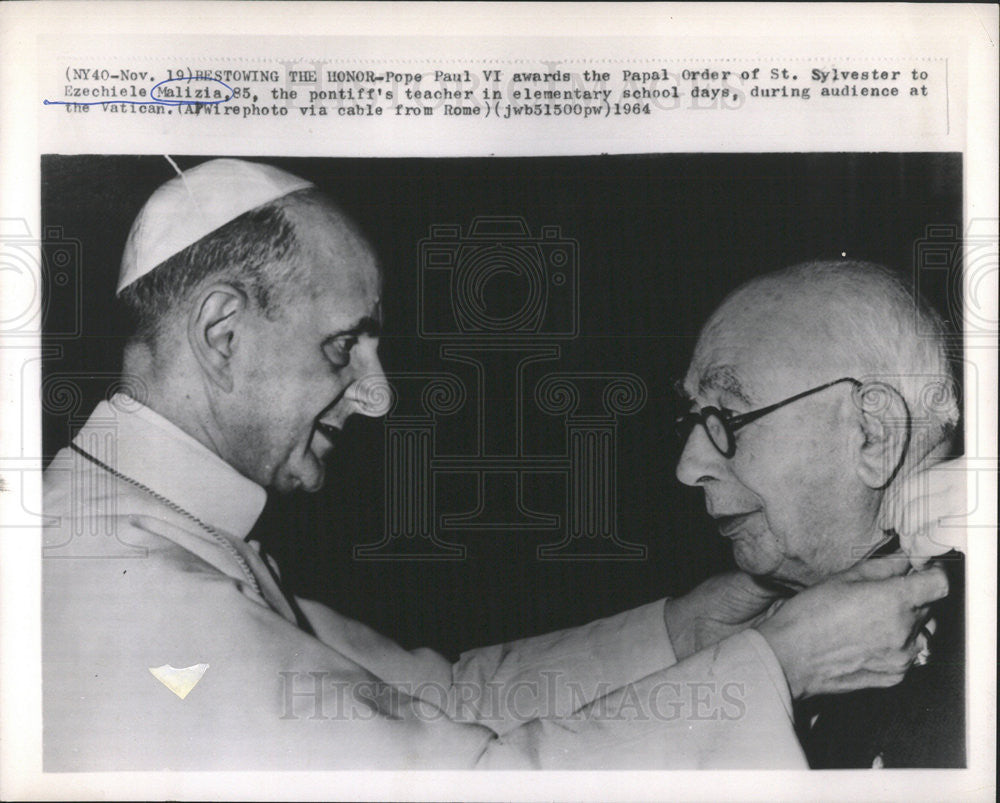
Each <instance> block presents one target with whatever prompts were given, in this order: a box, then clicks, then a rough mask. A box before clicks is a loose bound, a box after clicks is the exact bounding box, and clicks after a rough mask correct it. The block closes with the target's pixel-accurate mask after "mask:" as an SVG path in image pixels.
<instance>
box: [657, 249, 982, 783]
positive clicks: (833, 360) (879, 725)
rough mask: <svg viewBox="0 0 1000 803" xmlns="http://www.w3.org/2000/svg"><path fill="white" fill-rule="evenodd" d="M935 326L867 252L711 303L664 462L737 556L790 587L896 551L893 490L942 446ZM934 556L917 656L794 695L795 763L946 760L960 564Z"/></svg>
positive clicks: (958, 636)
mask: <svg viewBox="0 0 1000 803" xmlns="http://www.w3.org/2000/svg"><path fill="white" fill-rule="evenodd" d="M944 334H945V330H944V326H943V324H942V321H941V319H940V318H939V316H938V315H937V314H936V313H935V312H933V310H931V309H930V308H929V307H927V306H926V305H925V304H924V303H922V302H921V300H920V299H919V298H916V297H915V295H914V294H913V293H912V292H910V291H909V290H908V289H907V287H906V286H905V285H904V284H903V283H902V282H901V281H899V280H898V279H897V278H896V277H895V276H894V275H893V274H892V273H891V272H890V271H888V270H887V269H885V268H883V267H881V266H878V265H873V264H870V263H863V262H852V261H846V260H845V261H830V262H811V263H805V264H801V265H796V266H793V267H791V268H787V269H785V270H782V271H779V272H777V273H772V274H769V275H766V276H763V277H760V278H757V279H755V280H753V281H751V282H750V283H748V284H746V285H744V286H743V287H741V288H739V289H738V290H736V291H735V292H734V293H732V294H731V295H730V296H729V297H728V298H727V299H726V300H725V301H724V302H723V304H722V306H721V307H720V308H719V309H718V310H717V311H716V312H715V313H714V314H713V315H712V317H711V319H710V320H709V321H708V323H707V324H706V325H705V327H704V328H703V330H702V332H701V335H700V337H699V339H698V342H697V345H696V347H695V350H694V355H693V357H692V360H691V364H690V367H689V369H688V372H687V375H686V377H685V378H684V380H683V382H682V383H681V384H680V387H679V390H681V391H682V392H683V395H684V397H685V402H684V403H685V404H686V406H687V410H686V412H684V413H682V414H681V415H679V416H678V418H677V421H676V424H677V432H678V436H679V437H680V439H681V442H682V444H683V452H682V454H681V458H680V462H679V463H678V466H677V476H678V478H679V479H680V480H681V481H682V482H684V483H685V484H687V485H691V486H696V487H700V488H701V489H702V490H703V491H704V494H705V505H706V508H707V510H708V513H709V515H710V516H711V517H712V518H713V519H715V521H716V522H717V525H718V530H719V533H720V534H721V535H722V536H723V537H724V538H726V539H728V540H730V541H731V542H732V545H733V552H734V556H735V560H736V563H737V564H738V565H739V567H740V568H741V569H743V570H744V571H746V572H748V573H750V574H751V575H753V576H754V577H757V578H760V579H763V580H766V581H771V582H773V583H775V584H778V585H780V586H782V587H784V588H786V589H787V590H788V593H789V595H791V594H794V593H795V592H798V591H800V590H802V589H804V588H807V587H810V586H813V585H815V584H817V583H819V582H821V581H823V580H824V579H826V578H827V577H829V576H830V575H833V574H835V573H838V572H842V571H844V570H846V569H848V568H849V567H852V566H854V565H856V564H858V563H859V562H861V561H862V560H864V559H865V558H869V557H872V556H876V555H878V556H883V555H884V556H886V561H885V563H886V570H887V571H890V570H891V569H890V566H891V564H896V566H897V567H900V566H902V567H909V565H910V561H909V559H908V558H907V557H906V556H901V554H899V553H896V550H898V548H899V542H900V537H903V538H904V542H905V543H907V544H911V543H912V541H913V533H912V532H911V530H912V526H910V527H907V528H903V527H898V528H897V527H894V524H896V523H898V522H901V521H902V520H903V519H902V518H901V517H900V515H899V513H898V509H899V508H900V507H901V505H900V504H899V502H900V500H901V498H902V496H906V497H908V498H909V501H912V493H909V494H908V493H907V492H906V491H905V490H901V489H905V488H908V487H910V488H912V487H913V485H912V483H913V478H914V477H919V476H926V475H924V474H922V472H924V471H925V470H927V469H928V468H929V467H930V466H934V465H935V464H938V463H939V462H940V461H941V459H942V458H943V457H944V456H946V455H947V453H948V451H949V449H950V448H951V440H952V435H953V434H954V432H955V430H956V427H957V424H958V419H959V407H958V401H957V395H956V393H955V386H954V382H953V380H952V373H951V369H950V366H949V361H948V357H947V354H946V350H945V338H944ZM907 483H910V485H909V486H908V485H907ZM954 495H956V494H953V496H954ZM925 501H926V500H925ZM894 517H895V518H894ZM896 529H903V530H904V531H903V532H897V531H896ZM945 549H947V547H944V548H943V549H941V550H938V551H944V550H945ZM894 553H895V557H893V554H894ZM948 557H949V558H950V559H949V560H947V561H944V562H945V563H946V564H947V565H948V566H949V567H950V569H951V575H952V577H951V580H952V582H951V587H952V592H951V595H950V596H949V598H948V599H947V600H944V601H943V602H942V603H941V604H940V607H939V609H937V610H935V619H934V620H932V621H931V622H930V623H929V624H928V626H927V627H926V628H925V629H924V630H923V632H922V635H921V643H922V645H923V647H924V649H923V651H922V652H921V654H920V656H918V664H920V665H921V666H919V667H918V668H915V669H914V670H913V671H912V672H911V674H910V676H909V677H908V678H907V679H906V681H904V683H903V684H901V685H900V686H899V687H897V688H894V689H891V690H875V691H873V690H865V691H861V692H856V693H854V694H851V695H847V696H837V697H832V698H822V697H820V698H816V699H814V700H812V701H809V702H808V703H806V704H803V705H800V706H799V707H800V711H799V716H798V720H799V721H798V724H799V733H800V738H801V739H802V741H803V746H804V747H805V749H806V753H807V755H808V757H809V759H810V763H811V765H812V766H814V767H861V766H868V767H871V766H875V767H879V766H918V767H920V766H925V767H935V766H963V764H964V653H963V642H964V636H963V632H962V630H963V628H962V624H963V618H962V607H963V606H962V587H963V582H962V580H961V577H960V576H959V575H960V574H961V571H960V570H961V568H962V563H961V559H960V556H958V554H957V553H955V552H951V553H949V555H948ZM914 563H920V561H914ZM897 570H898V569H897ZM932 633H936V635H935V636H934V639H933V654H934V660H932V661H928V657H929V656H930V655H931V642H932V639H931V634H932Z"/></svg>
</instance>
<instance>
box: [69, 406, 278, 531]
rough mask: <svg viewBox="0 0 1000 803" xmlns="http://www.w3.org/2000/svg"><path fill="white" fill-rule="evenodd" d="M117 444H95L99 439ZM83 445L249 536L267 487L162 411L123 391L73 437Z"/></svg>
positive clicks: (181, 503) (218, 524) (201, 516)
mask: <svg viewBox="0 0 1000 803" xmlns="http://www.w3.org/2000/svg"><path fill="white" fill-rule="evenodd" d="M108 436H113V438H114V448H113V449H111V450H107V449H94V445H95V444H96V443H98V442H99V441H95V437H96V438H101V439H106V438H107V437H108ZM73 443H75V444H76V445H77V446H78V447H79V448H81V449H83V450H84V451H87V452H88V453H90V454H92V455H94V456H95V457H100V456H102V455H107V456H111V457H113V458H114V460H107V459H105V460H104V462H107V463H109V464H110V465H111V466H112V467H113V468H114V469H116V470H117V471H120V472H121V473H122V474H124V475H125V476H127V477H129V478H130V479H133V480H136V481H137V482H140V483H142V484H143V485H145V486H147V487H148V488H149V489H150V490H152V491H155V492H156V493H158V494H159V495H160V496H164V497H166V498H167V499H169V500H170V501H171V502H173V503H174V504H175V505H179V506H180V507H182V508H184V509H185V510H186V511H187V512H188V513H191V514H192V515H194V516H197V517H198V518H199V519H201V520H202V521H204V522H206V523H208V524H211V525H212V526H213V527H216V528H218V529H220V530H223V531H225V532H227V533H230V534H231V535H235V536H236V537H237V538H246V536H247V535H249V533H250V530H251V529H252V528H253V525H254V523H255V522H256V521H257V518H258V517H259V516H260V513H261V511H262V510H263V509H264V503H265V502H266V501H267V492H266V491H265V490H264V489H263V488H262V487H261V486H259V485H258V484H257V483H255V482H254V481H253V480H250V479H247V478H246V477H244V476H243V475H242V474H240V473H239V472H238V471H237V470H236V469H235V468H233V467H232V466H230V465H229V464H228V463H226V462H225V461H224V460H223V459H222V458H221V457H219V456H218V455H216V454H215V453H214V452H212V451H210V450H209V449H208V448H206V447H205V446H203V445H202V444H201V443H199V442H198V441H196V440H195V439H194V438H192V437H191V436H190V435H188V434H187V433H186V432H184V431H182V430H181V429H180V428H179V427H177V426H176V425H175V424H172V423H170V422H169V421H168V420H167V419H165V418H164V417H163V416H161V415H160V414H159V413H156V412H154V411H153V410H151V409H149V408H148V407H146V406H144V405H142V404H140V403H139V402H137V401H135V400H134V399H132V398H131V397H130V396H127V395H125V394H122V393H118V394H115V395H114V396H112V397H111V400H110V402H107V401H102V402H101V403H100V404H98V405H97V407H96V408H94V412H93V413H92V414H91V416H90V418H89V419H88V420H87V423H86V424H85V425H84V426H83V428H81V429H80V431H79V432H78V433H77V435H76V437H75V438H73Z"/></svg>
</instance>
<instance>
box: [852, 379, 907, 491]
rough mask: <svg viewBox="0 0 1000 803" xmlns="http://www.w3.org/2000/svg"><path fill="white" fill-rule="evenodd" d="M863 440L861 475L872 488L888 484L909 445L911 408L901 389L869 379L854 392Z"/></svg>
mask: <svg viewBox="0 0 1000 803" xmlns="http://www.w3.org/2000/svg"><path fill="white" fill-rule="evenodd" d="M855 400H856V401H857V403H858V404H857V416H858V421H859V424H860V427H861V434H862V436H863V440H862V442H861V444H860V446H859V447H858V461H857V468H858V476H859V477H860V478H861V481H862V482H864V483H865V485H867V486H868V487H869V488H872V489H874V490H882V489H884V488H885V487H887V486H888V485H889V483H890V482H892V480H893V479H894V478H895V476H896V474H898V473H899V470H900V469H901V468H902V466H903V462H904V461H905V460H906V454H907V451H908V449H909V446H910V427H911V426H912V424H913V422H912V421H911V420H910V410H909V407H908V405H907V404H906V400H905V399H904V398H903V397H902V395H901V394H900V393H899V391H898V390H896V389H895V388H893V387H891V386H889V385H886V384H883V383H881V382H866V383H865V384H864V385H862V386H861V387H860V388H859V389H858V391H857V392H856V394H855Z"/></svg>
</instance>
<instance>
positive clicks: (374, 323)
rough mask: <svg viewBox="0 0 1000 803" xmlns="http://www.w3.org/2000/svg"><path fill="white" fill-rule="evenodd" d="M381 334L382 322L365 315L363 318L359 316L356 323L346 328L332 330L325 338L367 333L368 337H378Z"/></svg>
mask: <svg viewBox="0 0 1000 803" xmlns="http://www.w3.org/2000/svg"><path fill="white" fill-rule="evenodd" d="M380 334H382V322H381V321H380V320H379V319H378V318H375V317H373V316H371V315H365V316H364V317H363V318H359V319H358V321H357V323H355V324H354V325H352V326H350V327H348V328H347V329H341V330H340V331H339V332H334V333H333V334H332V335H329V336H328V337H327V338H326V340H334V339H336V338H338V337H344V336H345V335H347V336H348V337H352V336H357V335H369V336H370V337H378V336H379V335H380Z"/></svg>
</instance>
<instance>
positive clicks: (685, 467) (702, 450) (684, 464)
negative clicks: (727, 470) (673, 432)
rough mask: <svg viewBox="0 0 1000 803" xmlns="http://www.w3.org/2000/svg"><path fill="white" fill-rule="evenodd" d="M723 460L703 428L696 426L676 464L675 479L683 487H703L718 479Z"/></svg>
mask: <svg viewBox="0 0 1000 803" xmlns="http://www.w3.org/2000/svg"><path fill="white" fill-rule="evenodd" d="M724 461H725V458H724V457H723V456H722V455H721V454H720V453H719V450H718V449H716V448H715V447H714V446H713V445H712V442H711V441H710V440H709V438H708V433H707V432H706V431H705V427H703V426H702V425H701V424H696V425H695V426H694V427H693V428H692V429H691V433H690V434H689V435H688V439H687V441H686V442H685V443H684V451H682V452H681V459H680V460H679V461H678V462H677V479H679V480H680V481H681V482H683V483H684V484H685V485H691V486H696V485H704V484H705V483H706V482H708V481H709V480H713V479H718V478H719V477H720V475H721V472H722V471H723V470H724V466H722V465H721V464H722V463H723V462H724Z"/></svg>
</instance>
